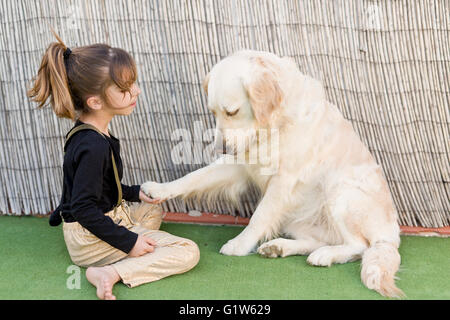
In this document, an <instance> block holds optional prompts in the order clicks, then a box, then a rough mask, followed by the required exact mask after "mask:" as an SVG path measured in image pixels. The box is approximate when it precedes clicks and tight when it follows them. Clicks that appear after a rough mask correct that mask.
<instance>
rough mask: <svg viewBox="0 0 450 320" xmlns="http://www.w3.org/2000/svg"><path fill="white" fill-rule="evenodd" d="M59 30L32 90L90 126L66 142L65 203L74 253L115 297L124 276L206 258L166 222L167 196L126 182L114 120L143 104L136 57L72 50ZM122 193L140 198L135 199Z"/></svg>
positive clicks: (101, 291)
mask: <svg viewBox="0 0 450 320" xmlns="http://www.w3.org/2000/svg"><path fill="white" fill-rule="evenodd" d="M55 36H56V38H57V40H58V42H54V43H51V44H50V46H49V47H48V48H47V50H46V52H45V54H44V56H43V58H42V62H41V65H40V68H39V71H38V74H37V76H36V78H35V79H33V83H32V86H31V88H30V89H29V91H28V95H29V97H31V98H32V99H33V101H36V102H38V103H39V107H43V106H44V105H45V104H46V102H47V100H49V102H50V104H51V106H52V108H53V111H54V112H55V113H56V115H57V116H58V117H63V118H70V119H72V120H74V121H75V124H74V128H76V127H78V126H81V125H84V127H86V125H88V126H89V125H90V127H89V128H91V130H89V129H88V130H79V131H76V132H75V133H73V134H72V135H71V136H70V137H69V139H68V140H67V142H66V145H65V155H64V165H63V171H64V178H63V181H64V185H63V195H62V200H61V204H60V206H59V207H58V209H59V210H60V211H59V212H60V215H61V217H62V218H63V221H64V222H63V233H64V240H65V243H66V246H67V250H68V252H69V254H70V257H71V259H72V261H73V262H74V263H75V264H77V265H79V266H81V267H87V270H86V277H87V279H88V280H89V282H90V283H92V284H93V285H94V286H96V287H97V296H98V297H99V298H100V299H116V297H115V296H114V295H113V293H112V288H113V286H114V284H115V283H117V282H118V281H122V282H123V283H124V284H126V285H127V286H129V287H135V286H138V285H140V284H143V283H147V282H151V281H156V280H159V279H161V278H164V277H167V276H170V275H173V274H179V273H183V272H186V271H188V270H190V269H192V268H193V267H194V266H195V265H196V264H197V263H198V261H199V258H200V253H199V249H198V247H197V245H196V244H195V243H194V242H193V241H191V240H189V239H184V238H180V237H177V236H174V235H171V234H169V233H167V232H164V231H160V230H159V226H160V224H161V221H162V209H161V206H160V205H159V203H160V202H161V201H163V200H164V199H151V198H149V197H147V196H146V195H145V194H144V193H143V192H142V191H141V190H140V186H139V185H133V186H127V185H124V184H122V183H120V179H121V178H122V173H123V166H122V161H121V158H120V145H119V140H118V139H117V138H116V137H114V136H113V135H112V134H111V132H110V131H109V130H108V124H109V123H110V121H111V120H112V118H114V117H115V116H117V115H124V116H126V115H129V114H131V113H132V112H133V110H134V108H135V107H136V102H137V99H138V96H139V94H140V89H139V87H138V86H137V84H136V78H137V71H136V65H135V62H134V60H133V58H132V57H131V56H130V55H129V54H128V53H127V52H125V51H124V50H122V49H119V48H112V47H110V46H108V45H106V44H94V45H89V46H84V47H78V48H73V49H72V50H71V49H69V48H67V47H66V45H65V44H64V43H63V42H62V40H61V39H60V38H59V37H58V36H57V35H56V34H55ZM72 129H73V128H72ZM66 138H67V136H66ZM120 195H122V197H123V199H124V200H127V201H130V202H139V203H135V204H133V205H132V206H128V205H127V204H126V203H125V202H124V201H120V198H121V197H120ZM118 196H119V197H118Z"/></svg>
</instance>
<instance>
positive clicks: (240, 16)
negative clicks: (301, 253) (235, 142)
mask: <svg viewBox="0 0 450 320" xmlns="http://www.w3.org/2000/svg"><path fill="white" fill-rule="evenodd" d="M0 17H1V24H0V90H1V98H0V168H1V169H0V170H1V172H0V213H2V214H12V215H30V214H46V213H48V212H50V211H51V210H53V209H54V208H55V207H56V206H57V204H58V202H59V199H60V195H61V186H62V161H63V150H62V146H63V136H64V135H65V133H66V132H67V131H68V130H69V129H70V128H71V127H72V125H73V124H72V123H71V122H70V121H68V120H61V119H58V118H56V116H55V115H54V114H53V113H52V111H51V109H50V108H46V109H43V110H37V109H36V105H35V104H33V103H31V102H30V101H29V100H28V99H27V97H26V88H27V85H28V83H29V81H30V80H31V79H32V77H33V76H34V75H35V73H36V72H37V69H38V66H39V63H40V59H41V56H42V54H43V53H44V51H45V49H46V47H47V46H48V44H49V43H50V42H52V41H54V38H53V36H52V34H51V32H50V30H49V27H48V26H49V25H52V26H53V27H54V28H55V30H57V32H58V33H59V34H60V36H61V37H62V38H63V40H64V41H65V42H66V44H67V45H68V46H69V47H76V46H81V45H86V44H92V43H96V42H105V43H108V44H110V45H112V46H115V47H121V48H124V49H126V50H127V51H129V52H130V53H131V54H132V55H133V56H134V58H135V59H136V61H137V65H138V71H139V79H138V84H139V86H140V87H141V89H142V94H141V96H140V101H139V104H138V107H137V108H136V110H135V111H134V113H132V114H131V115H130V116H128V117H125V118H123V117H118V118H115V119H113V121H112V123H111V126H110V129H111V131H112V132H113V134H114V135H115V136H117V137H118V138H119V139H120V140H121V147H122V151H121V152H122V159H123V162H124V179H123V183H126V184H141V183H143V182H144V181H147V180H154V181H158V182H165V181H171V180H174V179H176V178H179V177H181V176H183V175H185V174H187V173H189V172H191V171H193V170H195V169H198V168H200V167H202V166H204V165H205V164H204V163H201V162H200V163H194V164H177V163H176V162H177V161H175V160H174V159H175V158H176V157H175V158H172V156H171V150H173V148H174V147H175V146H176V145H177V144H178V143H179V141H178V140H177V139H176V138H175V139H174V132H176V130H177V129H186V130H188V132H189V133H190V134H191V135H192V143H193V144H194V145H195V147H194V152H195V154H196V155H198V153H199V152H201V150H202V148H203V147H204V146H205V144H208V143H209V142H206V141H203V139H202V138H201V137H200V138H198V137H196V135H195V132H194V131H195V130H196V129H195V126H196V125H197V126H198V125H199V124H201V125H203V127H204V128H205V129H208V128H213V127H214V118H213V116H212V115H211V114H210V113H209V112H208V111H207V108H206V97H205V94H204V93H203V91H202V88H201V83H202V80H203V78H204V76H205V75H206V73H207V72H208V71H209V70H210V69H211V67H212V66H213V65H214V64H215V63H217V62H218V61H219V60H221V59H222V58H224V57H225V56H227V55H229V54H231V53H233V52H234V51H237V50H240V49H244V48H247V49H255V50H264V51H271V52H274V53H276V54H278V55H281V56H290V57H292V58H293V59H294V60H295V61H296V62H297V64H298V66H299V68H300V70H302V72H304V73H306V74H308V75H310V76H313V77H315V78H317V79H320V80H321V81H322V82H323V84H324V86H325V88H326V93H327V98H328V99H329V100H330V101H332V102H333V103H334V104H336V105H337V106H338V108H339V109H340V110H341V111H342V113H343V115H344V117H345V118H347V119H349V120H350V121H351V123H352V125H353V127H354V128H355V130H356V131H357V133H358V134H359V135H360V137H361V138H362V140H363V141H364V142H365V143H366V145H368V147H369V149H370V151H371V152H372V153H373V155H374V156H375V158H376V160H377V162H378V163H379V164H380V165H381V166H382V167H383V170H384V172H385V175H386V177H387V180H388V182H389V186H390V189H391V191H392V195H393V198H394V201H395V204H396V206H397V209H398V211H399V214H400V223H401V224H402V225H408V226H423V227H442V226H446V225H449V222H450V201H449V194H450V187H449V181H450V174H449V167H450V165H449V155H450V145H449V141H450V139H449V137H450V134H449V122H450V111H449V109H450V108H449V94H450V85H449V84H450V79H449V70H450V42H449V39H450V1H448V0H434V1H431V0H429V1H422V0H408V1H407V0H402V1H400V0H398V1H397V0H385V1H367V0H345V1H344V0H339V1H329V0H320V1H318V0H308V1H300V0H295V1H294V0H292V1H288V0H279V1H278V0H251V1H248V0H193V1H180V0H176V1H168V0H167V1H157V0H154V1H144V0H136V1H131V0H129V1H112V0H109V1H108V0H102V1H88V0H86V1H81V0H79V1H75V0H73V1H70V0H60V1H56V0H40V1H37V0H36V1H35V0H17V1H8V0H0ZM175 137H176V135H175ZM257 201H258V195H257V194H256V192H255V191H254V190H253V191H251V192H249V193H248V194H246V195H245V196H244V197H243V199H242V208H241V209H240V210H235V209H233V208H230V207H228V205H227V204H226V203H225V202H223V201H217V202H216V203H215V204H214V205H213V206H212V207H208V206H207V205H206V203H203V202H201V203H192V202H183V201H181V200H178V199H175V200H171V201H168V202H166V203H165V204H164V209H165V210H168V211H177V212H187V211H189V210H192V209H197V210H201V211H207V212H215V213H229V214H233V215H241V216H244V217H248V216H250V214H251V213H252V211H253V209H254V208H255V205H256V203H257Z"/></svg>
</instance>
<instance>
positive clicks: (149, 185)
mask: <svg viewBox="0 0 450 320" xmlns="http://www.w3.org/2000/svg"><path fill="white" fill-rule="evenodd" d="M141 190H142V192H144V193H145V194H146V195H147V196H149V197H151V198H153V199H164V200H167V199H171V198H174V197H175V195H174V194H171V193H170V192H169V191H168V188H167V187H166V184H164V183H157V182H154V181H148V182H145V183H143V184H142V185H141Z"/></svg>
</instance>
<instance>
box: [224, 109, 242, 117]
mask: <svg viewBox="0 0 450 320" xmlns="http://www.w3.org/2000/svg"><path fill="white" fill-rule="evenodd" d="M238 111H239V109H237V110H234V111H232V112H228V111H225V113H226V114H227V116H229V117H231V116H234V115H235V114H236V113H238Z"/></svg>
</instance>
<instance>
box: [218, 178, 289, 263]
mask: <svg viewBox="0 0 450 320" xmlns="http://www.w3.org/2000/svg"><path fill="white" fill-rule="evenodd" d="M279 182H280V180H278V179H276V178H273V179H272V181H271V182H270V183H269V186H268V187H267V190H266V192H265V194H264V196H263V198H262V200H261V202H260V203H259V205H258V207H257V208H256V210H255V212H254V213H253V215H252V217H251V219H250V222H249V224H248V226H247V227H246V228H245V229H244V230H243V231H242V232H241V233H240V234H239V235H238V236H237V237H235V238H234V239H231V240H229V241H228V242H227V243H226V244H225V245H223V246H222V248H221V249H220V253H222V254H224V255H228V256H245V255H248V254H249V253H251V252H252V250H253V249H255V248H256V246H257V245H258V242H259V241H260V240H262V239H268V238H271V237H272V235H274V234H276V233H277V232H278V229H279V227H280V224H281V222H282V219H283V217H284V215H285V214H286V213H287V212H288V208H289V202H290V196H289V195H290V194H291V190H290V187H289V186H288V184H286V183H283V184H281V183H279Z"/></svg>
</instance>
